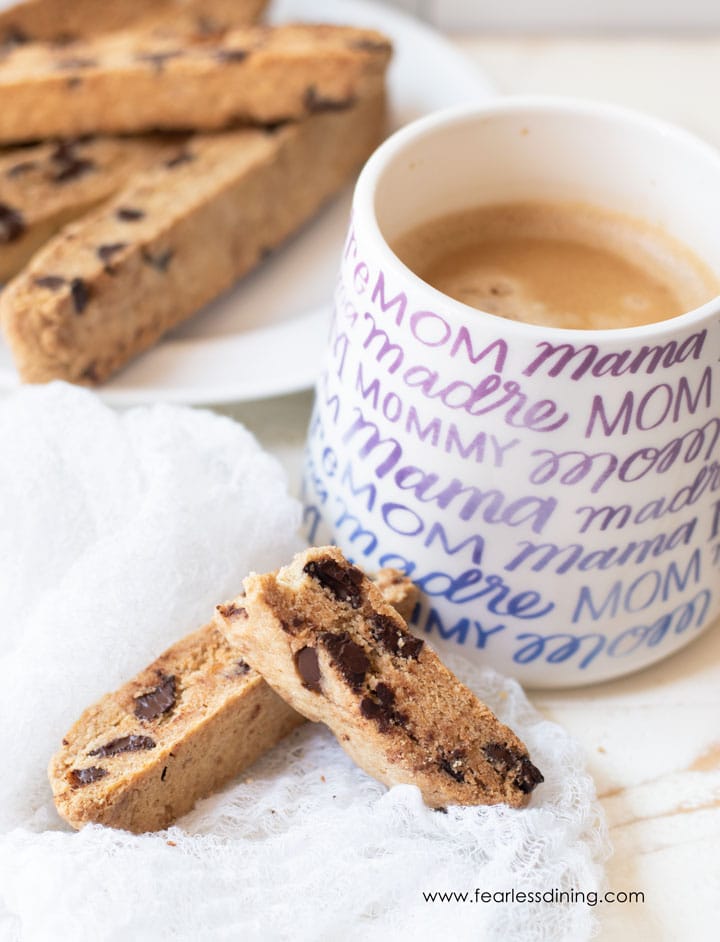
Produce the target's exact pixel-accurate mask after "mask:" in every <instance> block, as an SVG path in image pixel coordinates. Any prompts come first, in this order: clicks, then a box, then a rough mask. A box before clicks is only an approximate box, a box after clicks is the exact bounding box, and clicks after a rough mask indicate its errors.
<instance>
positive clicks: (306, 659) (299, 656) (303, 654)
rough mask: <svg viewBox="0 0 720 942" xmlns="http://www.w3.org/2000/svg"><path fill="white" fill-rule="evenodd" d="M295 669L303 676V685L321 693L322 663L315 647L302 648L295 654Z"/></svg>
mask: <svg viewBox="0 0 720 942" xmlns="http://www.w3.org/2000/svg"><path fill="white" fill-rule="evenodd" d="M295 670H296V671H297V672H298V674H300V676H301V677H302V681H303V687H306V688H307V689H308V690H315V691H316V692H318V693H320V663H319V661H318V656H317V651H316V650H315V648H300V650H299V651H298V652H297V653H296V654H295Z"/></svg>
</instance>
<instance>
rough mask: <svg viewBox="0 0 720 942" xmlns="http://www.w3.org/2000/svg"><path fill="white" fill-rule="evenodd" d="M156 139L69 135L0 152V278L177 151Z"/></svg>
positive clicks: (175, 144) (173, 145)
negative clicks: (72, 222)
mask: <svg viewBox="0 0 720 942" xmlns="http://www.w3.org/2000/svg"><path fill="white" fill-rule="evenodd" d="M177 148H178V140H173V138H170V139H168V138H167V137H161V136H159V135H156V136H153V137H137V138H117V137H115V138H113V137H98V138H90V139H85V138H83V139H80V140H78V139H73V140H67V141H55V142H52V143H47V144H36V145H33V146H31V147H19V148H13V149H12V150H8V151H3V152H0V282H5V281H7V280H8V279H9V278H12V276H13V275H15V274H17V272H18V271H20V269H21V268H22V267H23V265H25V264H26V262H27V261H28V260H29V259H30V257H31V256H32V255H33V254H34V253H35V252H36V251H37V250H38V249H39V248H40V247H41V246H42V245H43V244H44V243H45V242H47V241H48V239H49V238H50V237H51V236H53V235H55V233H56V232H58V230H59V229H61V228H62V227H63V226H64V225H66V224H67V223H68V222H70V221H71V220H73V219H76V218H77V217H78V216H81V215H82V214H83V213H86V212H88V210H90V209H93V208H95V207H96V206H97V205H99V204H100V203H102V202H103V201H104V200H107V199H109V198H110V197H111V196H112V195H113V194H114V193H116V192H117V191H118V190H119V189H121V188H122V187H123V186H124V185H125V184H126V183H127V181H128V180H129V179H130V177H131V176H132V175H133V174H134V173H137V172H138V171H140V170H144V169H146V168H147V167H148V166H150V165H151V164H153V163H155V162H157V161H159V160H160V159H161V158H162V157H163V155H166V154H167V155H170V154H171V153H173V152H175V151H177Z"/></svg>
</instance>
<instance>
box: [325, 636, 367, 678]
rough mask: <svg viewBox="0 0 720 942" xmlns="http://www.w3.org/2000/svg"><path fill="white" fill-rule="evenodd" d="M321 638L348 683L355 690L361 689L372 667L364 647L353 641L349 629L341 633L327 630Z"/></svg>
mask: <svg viewBox="0 0 720 942" xmlns="http://www.w3.org/2000/svg"><path fill="white" fill-rule="evenodd" d="M320 640H321V641H322V643H323V644H324V645H325V647H326V649H327V651H328V654H329V655H330V658H331V659H332V661H333V663H334V664H335V665H336V666H337V667H338V669H339V671H340V673H341V674H342V676H343V677H344V678H345V680H346V681H347V683H348V684H349V685H350V686H351V687H352V688H353V690H359V689H360V687H361V686H362V684H363V681H364V680H365V674H366V673H367V672H368V670H369V669H370V660H369V658H368V656H367V654H366V653H365V651H364V650H363V648H362V647H361V646H360V645H359V644H357V642H355V641H353V639H352V638H351V637H350V635H349V634H348V632H347V631H341V632H340V633H339V634H334V633H333V632H331V631H325V632H323V633H322V635H321V636H320Z"/></svg>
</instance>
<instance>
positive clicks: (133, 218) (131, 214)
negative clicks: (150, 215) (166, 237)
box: [115, 206, 145, 222]
mask: <svg viewBox="0 0 720 942" xmlns="http://www.w3.org/2000/svg"><path fill="white" fill-rule="evenodd" d="M115 215H116V217H117V218H118V219H119V220H121V222H137V220H138V219H144V218H145V212H144V211H143V210H142V209H135V208H134V207H132V206H120V207H118V209H116V210H115Z"/></svg>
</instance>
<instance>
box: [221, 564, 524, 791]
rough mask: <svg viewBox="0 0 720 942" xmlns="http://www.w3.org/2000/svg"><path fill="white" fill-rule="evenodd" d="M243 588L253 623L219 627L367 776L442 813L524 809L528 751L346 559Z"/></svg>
mask: <svg viewBox="0 0 720 942" xmlns="http://www.w3.org/2000/svg"><path fill="white" fill-rule="evenodd" d="M245 590H246V595H245V597H244V598H243V602H242V604H243V608H244V609H245V610H246V612H247V615H248V616H249V619H248V620H244V619H243V618H242V617H238V616H237V614H234V613H233V612H232V610H228V611H226V612H223V611H222V610H220V611H218V613H217V615H216V624H217V625H218V627H219V628H220V629H221V630H222V631H224V632H225V635H226V637H227V639H228V641H229V642H230V643H231V644H232V645H234V646H235V647H236V649H237V650H238V652H239V653H240V654H241V655H242V656H243V657H247V658H248V659H250V660H252V662H253V664H254V665H255V666H256V668H257V669H258V670H259V671H260V672H261V673H262V675H263V677H264V678H265V680H266V681H267V682H268V683H269V684H270V685H271V686H272V687H273V688H274V689H275V690H276V691H277V692H278V693H279V694H280V696H282V697H283V698H284V699H285V700H287V702H288V703H289V704H290V705H291V706H292V707H293V708H294V709H296V710H297V711H298V712H300V713H303V714H304V715H305V716H307V717H308V719H311V720H315V721H320V722H324V723H326V724H327V725H328V726H329V727H330V729H331V730H332V731H333V732H334V733H335V735H336V737H337V738H338V740H339V742H340V744H341V745H342V746H343V748H344V749H345V750H346V751H347V752H348V753H349V754H350V756H351V757H352V758H353V759H354V760H355V761H356V762H357V763H358V765H360V766H361V767H362V768H363V769H365V771H367V772H368V773H369V774H370V775H372V776H374V777H375V778H377V779H379V780H380V781H382V782H384V783H386V784H388V785H393V784H400V783H408V784H414V785H417V786H418V787H419V788H420V790H421V792H422V794H423V798H424V799H425V801H426V803H427V804H429V805H431V806H434V807H441V806H445V805H448V804H461V805H475V804H496V803H501V802H505V803H507V804H510V805H512V806H513V807H522V806H524V805H526V804H527V802H528V800H529V798H530V793H531V792H532V790H533V789H534V787H535V786H536V785H537V784H538V783H539V782H541V781H542V776H541V775H540V773H539V772H538V770H537V769H536V768H535V766H534V765H533V764H532V762H531V761H530V759H529V757H528V752H527V749H526V747H525V746H524V744H523V743H522V742H521V741H520V740H519V739H518V737H517V736H516V735H515V734H514V733H513V732H512V730H510V729H509V728H508V727H507V726H505V725H503V724H502V723H501V722H500V721H499V720H498V719H497V717H495V716H494V714H493V713H492V712H491V711H490V710H489V709H488V707H487V706H485V704H483V703H481V702H480V701H479V700H478V699H477V697H476V696H475V695H474V694H473V693H472V691H470V690H469V689H468V688H467V687H465V686H464V685H463V684H461V683H460V681H459V680H458V679H457V678H456V677H455V676H454V675H453V674H452V673H451V672H450V671H449V670H448V669H447V668H446V667H445V666H444V665H443V664H442V663H441V661H440V660H439V658H438V657H437V655H436V654H435V653H434V652H433V651H432V650H431V649H430V648H429V646H428V645H427V644H424V643H423V641H422V640H420V639H418V638H415V637H414V636H413V635H411V634H410V633H409V632H408V631H407V629H406V626H405V624H404V622H403V621H402V619H400V618H399V617H398V615H397V613H396V612H394V611H393V609H392V608H391V607H390V606H389V605H388V604H387V603H386V602H385V601H384V599H383V597H382V595H381V594H380V592H379V591H378V589H377V588H376V587H375V586H373V585H372V583H371V582H370V581H369V580H368V579H367V577H366V576H364V575H363V573H362V572H361V570H359V569H357V567H354V566H351V565H350V564H349V563H348V562H347V560H345V558H344V557H343V555H342V553H341V552H340V551H339V550H338V549H336V548H335V547H318V548H313V549H310V550H308V551H306V552H304V553H301V554H298V556H296V557H295V559H294V560H293V562H292V563H291V564H290V565H289V566H287V567H285V568H283V569H280V570H279V571H278V572H277V573H269V574H266V575H261V576H258V575H252V576H250V577H248V579H246V580H245ZM231 604H232V603H231ZM248 626H252V628H251V629H250V628H249V627H248Z"/></svg>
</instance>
